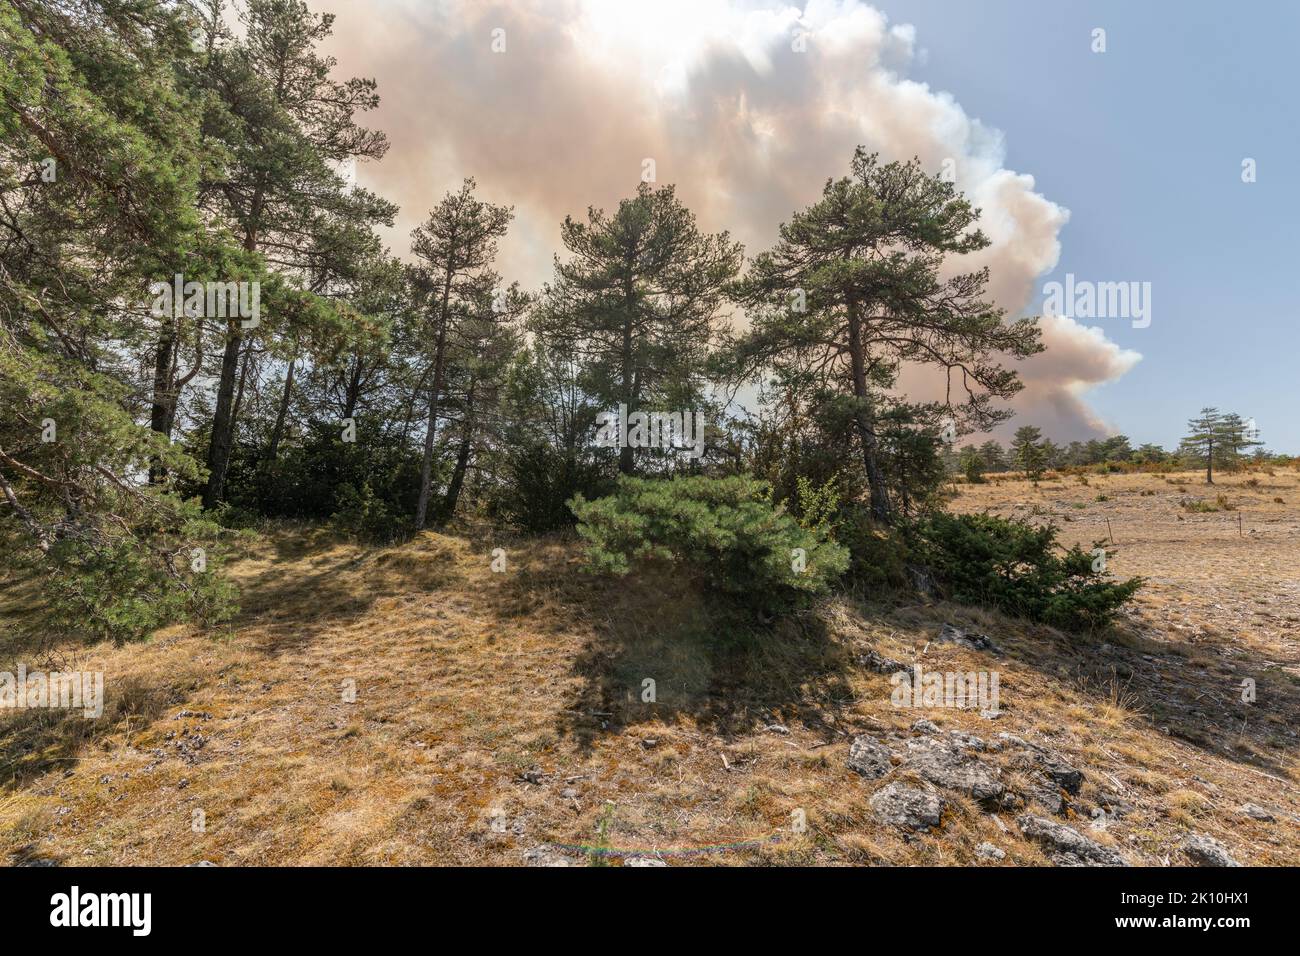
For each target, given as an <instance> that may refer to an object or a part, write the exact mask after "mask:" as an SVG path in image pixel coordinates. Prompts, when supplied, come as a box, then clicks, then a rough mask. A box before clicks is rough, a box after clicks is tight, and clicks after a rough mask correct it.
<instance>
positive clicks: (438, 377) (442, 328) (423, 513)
mask: <svg viewBox="0 0 1300 956" xmlns="http://www.w3.org/2000/svg"><path fill="white" fill-rule="evenodd" d="M451 276H452V270H451V268H450V267H449V268H448V269H447V276H446V279H445V281H444V282H443V286H442V309H441V313H442V315H441V320H440V322H439V323H438V343H437V346H436V347H435V349H434V353H433V385H432V386H430V388H429V428H428V430H427V431H426V432H425V433H424V463H423V464H422V465H421V467H420V500H419V503H418V504H417V505H416V507H415V530H416V531H423V530H424V524H425V519H426V518H427V517H428V513H429V485H430V484H431V483H432V481H433V439H434V434H435V433H436V431H437V428H438V395H439V393H441V391H442V374H443V353H444V352H445V350H446V346H447V303H448V302H449V301H450V300H451Z"/></svg>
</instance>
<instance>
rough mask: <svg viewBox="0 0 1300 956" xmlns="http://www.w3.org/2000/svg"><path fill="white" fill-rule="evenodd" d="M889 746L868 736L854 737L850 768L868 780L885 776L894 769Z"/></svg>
mask: <svg viewBox="0 0 1300 956" xmlns="http://www.w3.org/2000/svg"><path fill="white" fill-rule="evenodd" d="M889 758H890V753H889V748H888V747H886V746H885V745H884V744H882V743H880V742H879V741H876V740H873V739H872V738H871V737H868V736H865V735H864V736H861V737H858V738H856V739H854V741H853V743H852V745H850V747H849V761H848V763H849V769H850V770H854V771H856V772H858V773H860V774H862V776H864V777H866V778H867V779H868V780H875V779H876V778H877V777H883V776H884V775H885V774H887V773H889V771H890V770H892V769H893V763H892V762H891V760H890V759H889Z"/></svg>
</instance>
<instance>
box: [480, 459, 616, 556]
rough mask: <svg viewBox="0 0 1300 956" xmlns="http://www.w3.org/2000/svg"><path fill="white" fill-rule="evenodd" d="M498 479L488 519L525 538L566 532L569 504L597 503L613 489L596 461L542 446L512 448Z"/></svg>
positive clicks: (571, 519) (569, 516) (568, 524)
mask: <svg viewBox="0 0 1300 956" xmlns="http://www.w3.org/2000/svg"><path fill="white" fill-rule="evenodd" d="M503 478H504V481H503V483H502V485H501V486H500V487H499V488H498V489H496V491H495V492H494V494H493V498H492V504H491V511H492V514H493V516H495V517H499V518H502V519H503V520H505V521H506V522H508V523H509V524H511V525H514V526H515V527H517V528H519V529H520V530H522V531H526V532H529V533H531V534H543V533H545V532H548V531H554V530H556V529H558V528H566V527H569V526H570V525H572V524H573V521H574V517H573V512H572V511H570V510H569V506H568V502H569V500H570V499H571V498H573V497H574V496H575V495H583V496H586V497H598V496H600V495H603V494H608V493H609V492H610V491H612V490H613V487H614V482H613V480H612V479H611V478H609V477H607V475H606V472H605V469H604V468H603V467H602V465H601V463H600V462H599V461H597V460H594V459H591V458H586V457H581V456H579V455H577V454H574V455H565V454H563V453H562V451H561V450H559V449H557V448H555V447H554V446H553V445H551V444H549V443H547V442H529V443H525V444H522V445H520V446H518V447H516V448H512V449H511V450H510V451H509V452H508V454H507V457H506V463H505V469H504V475H503Z"/></svg>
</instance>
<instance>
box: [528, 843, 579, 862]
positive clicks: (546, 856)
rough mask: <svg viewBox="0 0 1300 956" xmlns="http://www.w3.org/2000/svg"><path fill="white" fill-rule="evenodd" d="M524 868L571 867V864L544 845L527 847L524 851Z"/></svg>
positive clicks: (556, 851) (560, 854) (558, 853)
mask: <svg viewBox="0 0 1300 956" xmlns="http://www.w3.org/2000/svg"><path fill="white" fill-rule="evenodd" d="M524 865H526V866H572V865H573V863H572V862H571V861H570V860H569V858H568V857H567V856H564V855H563V854H562V853H560V852H559V851H558V850H556V849H555V848H554V847H552V846H548V845H547V844H545V843H541V844H538V845H537V846H534V847H529V848H528V849H527V850H525V851H524Z"/></svg>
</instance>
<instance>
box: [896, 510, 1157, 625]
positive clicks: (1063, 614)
mask: <svg viewBox="0 0 1300 956" xmlns="http://www.w3.org/2000/svg"><path fill="white" fill-rule="evenodd" d="M1056 534H1057V528H1056V526H1055V525H1051V524H1049V525H1044V526H1042V527H1037V526H1035V525H1032V524H1029V523H1027V522H1024V521H1016V520H1010V519H1006V518H999V517H997V516H996V515H989V514H972V515H949V514H942V513H939V514H934V515H931V516H930V517H929V518H927V519H926V520H925V521H923V522H920V523H918V524H916V525H915V526H913V527H912V528H911V529H910V532H909V537H910V538H911V544H912V548H913V551H914V553H915V554H916V555H917V557H918V558H919V559H920V560H921V561H922V562H923V563H924V564H926V565H927V566H928V567H929V568H930V571H931V573H932V574H933V575H934V578H935V580H936V582H937V583H938V584H939V585H940V586H941V587H942V588H944V589H945V590H946V592H947V593H948V595H949V596H950V597H951V598H953V599H954V600H957V601H962V602H966V603H970V604H983V605H988V606H991V607H995V608H997V609H999V610H1001V611H1005V612H1006V613H1008V614H1013V615H1016V616H1019V617H1025V618H1029V619H1030V620H1034V621H1042V622H1045V623H1047V624H1051V625H1053V626H1055V627H1061V628H1066V629H1071V630H1094V629H1096V628H1100V627H1104V626H1106V625H1107V624H1109V623H1110V622H1111V621H1112V620H1114V618H1115V615H1116V614H1117V613H1118V611H1119V609H1120V607H1121V606H1123V605H1124V604H1125V603H1127V602H1128V601H1129V600H1131V599H1132V597H1133V595H1134V593H1135V592H1136V591H1137V590H1138V588H1139V587H1141V586H1142V579H1141V578H1130V579H1129V580H1127V581H1122V582H1121V581H1115V580H1113V579H1112V578H1110V576H1109V575H1107V573H1106V572H1105V570H1104V567H1103V569H1102V570H1093V565H1094V560H1095V559H1094V558H1093V555H1092V554H1090V553H1088V552H1086V551H1083V550H1082V549H1080V548H1079V547H1078V546H1077V545H1076V546H1075V547H1073V548H1071V549H1070V550H1068V551H1063V550H1062V548H1061V547H1060V546H1059V545H1058V544H1057V542H1056ZM1098 546H1100V543H1098Z"/></svg>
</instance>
